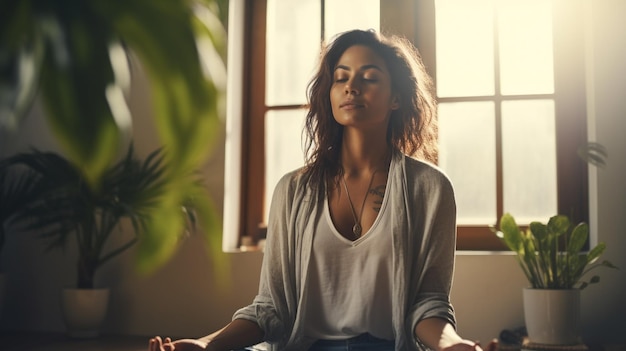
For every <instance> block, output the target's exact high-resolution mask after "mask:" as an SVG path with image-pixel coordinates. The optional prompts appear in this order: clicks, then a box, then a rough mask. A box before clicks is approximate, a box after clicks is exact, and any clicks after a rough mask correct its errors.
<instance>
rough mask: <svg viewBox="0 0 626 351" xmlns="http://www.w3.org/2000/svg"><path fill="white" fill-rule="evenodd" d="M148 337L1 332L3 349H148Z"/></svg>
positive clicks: (52, 350) (128, 350) (10, 350)
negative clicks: (82, 336) (74, 336)
mask: <svg viewBox="0 0 626 351" xmlns="http://www.w3.org/2000/svg"><path fill="white" fill-rule="evenodd" d="M148 339H149V338H148V337H141V336H116V335H103V336H99V337H97V338H92V339H73V338H69V337H68V336H66V335H65V334H62V333H0V349H1V350H2V351H112V350H115V351H146V350H147V349H148Z"/></svg>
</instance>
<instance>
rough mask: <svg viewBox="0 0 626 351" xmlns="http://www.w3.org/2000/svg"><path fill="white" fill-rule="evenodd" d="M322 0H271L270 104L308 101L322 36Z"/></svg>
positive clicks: (290, 103)
mask: <svg viewBox="0 0 626 351" xmlns="http://www.w3.org/2000/svg"><path fill="white" fill-rule="evenodd" d="M321 11H322V10H321V6H320V1H319V0H298V1H293V0H268V1H267V44H266V45H267V47H266V60H267V61H266V95H265V102H266V104H267V105H268V106H275V105H298V104H304V103H305V102H306V85H307V84H308V82H309V80H310V79H311V77H312V76H313V73H314V70H315V64H316V58H317V57H318V56H319V49H320V37H321V33H320V32H321V18H320V17H321V13H322V12H321Z"/></svg>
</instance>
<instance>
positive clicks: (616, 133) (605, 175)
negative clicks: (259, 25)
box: [0, 0, 626, 342]
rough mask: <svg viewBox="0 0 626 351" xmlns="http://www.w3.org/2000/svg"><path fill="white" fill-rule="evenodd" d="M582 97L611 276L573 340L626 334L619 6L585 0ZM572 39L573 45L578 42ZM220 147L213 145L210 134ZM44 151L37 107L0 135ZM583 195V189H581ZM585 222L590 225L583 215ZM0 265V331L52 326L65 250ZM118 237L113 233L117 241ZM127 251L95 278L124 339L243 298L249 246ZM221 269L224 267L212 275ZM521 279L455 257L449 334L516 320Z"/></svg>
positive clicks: (175, 328)
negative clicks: (164, 256)
mask: <svg viewBox="0 0 626 351" xmlns="http://www.w3.org/2000/svg"><path fill="white" fill-rule="evenodd" d="M587 1H588V3H589V4H590V5H589V10H590V11H589V13H588V15H589V19H590V20H593V22H590V24H589V26H588V29H589V30H590V31H589V33H590V36H589V38H587V39H589V42H588V43H587V45H588V47H587V52H588V56H589V57H588V58H589V59H590V60H591V61H592V62H591V63H590V66H589V67H588V71H589V72H588V77H589V79H588V85H589V92H588V99H589V100H590V102H591V103H590V111H589V115H590V119H591V122H592V123H593V126H595V133H596V140H598V141H600V142H602V143H603V144H604V145H605V146H606V147H607V148H608V149H609V152H610V156H609V163H608V166H607V168H606V169H604V170H599V171H598V172H597V180H595V181H594V182H593V184H591V188H592V191H596V192H597V193H595V195H597V220H596V223H592V226H593V227H594V228H597V233H594V234H596V235H597V239H598V240H600V241H605V242H606V243H607V244H608V250H607V253H606V255H605V256H606V258H607V259H610V260H611V261H613V263H615V264H617V265H618V266H620V267H622V269H621V270H620V271H606V270H605V271H603V272H599V273H600V274H601V276H602V282H601V283H600V284H598V285H595V286H591V287H589V288H588V289H586V290H584V291H583V297H582V298H583V319H584V337H585V339H586V340H588V341H592V342H596V341H605V342H618V341H621V342H625V341H626V333H625V332H626V302H624V296H626V294H625V293H626V255H623V254H622V251H623V250H624V249H626V233H625V232H624V228H625V227H626V182H625V181H626V157H625V154H624V151H626V137H625V135H624V134H625V132H626V93H625V92H626V81H625V79H626V37H625V35H626V21H624V20H623V17H624V16H625V14H626V1H623V0H599V1H598V0H594V1H593V2H592V1H591V0H587ZM583 39H584V38H581V45H585V40H583ZM144 89H145V82H144V83H142V84H139V86H136V87H135V89H134V91H133V101H132V106H131V108H132V109H133V112H135V113H136V114H137V115H138V116H141V117H143V118H140V119H139V120H138V121H136V123H137V124H136V126H135V140H136V142H137V143H138V151H139V152H140V153H143V154H147V153H148V152H149V151H151V150H152V149H153V148H154V147H156V145H157V142H156V141H155V138H154V128H153V127H152V126H151V124H150V122H149V119H147V118H146V116H149V111H148V110H146V101H147V99H148V97H147V96H146V95H145V93H144V91H145V90H144ZM219 142H220V143H223V140H220V141H219ZM31 144H33V145H37V146H39V147H41V148H55V143H54V141H53V139H52V138H51V137H50V136H49V133H47V132H46V127H45V123H43V122H42V120H41V113H40V111H39V110H38V109H37V108H36V109H35V112H34V113H33V114H32V116H30V118H29V120H27V121H26V123H25V124H24V125H23V128H22V130H20V132H19V134H16V135H8V134H6V132H0V156H4V155H7V154H9V153H12V152H14V151H16V150H24V149H25V148H26V147H28V145H31ZM222 151H223V149H221V148H220V149H218V150H217V151H216V154H215V155H214V156H213V157H212V158H211V159H210V160H208V162H207V166H206V167H205V170H204V171H205V174H206V176H207V180H208V182H209V184H210V187H211V189H212V193H213V195H214V196H215V198H216V199H217V201H218V202H220V201H221V198H222V197H223V175H222V174H223V164H224V159H223V156H222ZM592 198H594V196H592ZM592 220H594V219H593V218H592ZM8 239H9V240H8V242H7V245H6V246H5V248H4V250H3V252H2V254H1V255H0V267H3V269H4V270H5V272H6V273H7V281H8V285H7V287H6V296H5V303H4V307H3V311H2V316H1V318H0V329H1V330H44V331H61V330H63V324H62V320H61V316H60V308H59V303H58V301H59V289H60V288H61V287H63V286H68V285H71V284H72V283H73V281H74V276H75V275H74V269H73V261H74V259H75V257H74V256H75V255H74V250H73V249H72V248H68V250H67V251H66V252H65V253H63V252H59V251H57V252H52V253H49V254H45V255H44V254H42V253H41V252H42V246H43V245H42V242H40V241H38V240H35V239H34V238H33V237H32V236H30V235H20V236H15V235H14V236H11V237H9V238H8ZM122 239H123V234H120V235H119V236H118V237H117V238H116V240H118V241H119V240H122ZM132 258H133V256H132V252H128V253H126V254H124V255H122V257H120V258H119V259H118V260H115V261H114V262H112V263H110V264H109V265H108V266H105V267H104V268H103V270H102V271H101V272H100V274H99V276H98V281H99V284H100V285H103V286H109V287H111V288H112V308H111V311H110V314H109V316H108V320H107V324H106V330H107V331H108V332H110V333H117V334H131V335H153V334H161V335H172V336H188V337H193V336H199V335H203V334H205V333H208V332H211V331H212V330H214V329H217V328H219V327H221V326H222V325H223V324H224V323H226V322H227V321H229V320H230V317H231V315H232V313H233V312H234V311H235V309H237V308H238V307H240V306H242V305H244V304H247V303H249V302H250V301H251V299H252V297H253V296H254V294H255V292H256V289H257V284H258V274H259V267H260V263H261V255H260V254H259V253H245V254H223V253H220V254H217V255H209V254H207V251H206V250H205V248H204V242H203V241H202V239H201V237H200V236H199V235H195V236H192V237H190V238H188V239H187V240H185V241H184V242H183V243H182V245H181V247H180V249H179V250H178V252H177V254H176V256H175V257H174V259H172V261H171V262H169V263H168V264H167V265H166V266H165V267H163V268H162V269H160V270H159V271H157V272H156V273H155V274H153V275H150V276H139V275H137V274H136V273H135V271H134V269H133V263H132ZM214 259H215V260H220V262H222V263H226V264H227V265H229V266H230V276H231V280H230V281H225V280H223V279H220V278H219V277H218V276H216V274H215V272H214V270H213V267H215V264H214V261H213V260H214ZM222 273H223V272H222ZM525 285H526V282H525V280H524V277H523V276H522V273H521V271H520V269H519V268H518V266H517V263H516V262H515V260H514V257H513V256H511V255H510V254H497V255H490V254H487V253H464V252H461V253H459V255H458V256H457V267H456V272H455V282H454V286H453V290H452V301H453V303H454V305H455V308H456V311H457V318H458V320H459V330H460V332H461V333H462V334H463V335H464V336H465V337H467V338H470V339H477V340H481V341H483V342H485V341H488V340H490V339H492V338H494V337H497V335H498V333H499V332H500V330H501V329H503V328H515V327H518V326H520V325H522V324H523V314H522V300H521V288H522V287H524V286H525Z"/></svg>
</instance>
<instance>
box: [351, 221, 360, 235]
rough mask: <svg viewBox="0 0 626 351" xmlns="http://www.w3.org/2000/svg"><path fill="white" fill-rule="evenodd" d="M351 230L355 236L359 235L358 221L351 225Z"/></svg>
mask: <svg viewBox="0 0 626 351" xmlns="http://www.w3.org/2000/svg"><path fill="white" fill-rule="evenodd" d="M352 232H353V233H354V235H356V236H357V237H361V224H359V223H357V224H355V225H354V227H352Z"/></svg>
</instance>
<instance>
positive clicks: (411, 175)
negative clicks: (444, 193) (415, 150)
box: [402, 156, 452, 190]
mask: <svg viewBox="0 0 626 351" xmlns="http://www.w3.org/2000/svg"><path fill="white" fill-rule="evenodd" d="M402 162H403V166H404V170H405V175H406V181H407V183H409V184H410V183H417V184H420V185H421V186H422V187H424V186H427V187H435V188H446V189H448V188H449V189H450V190H452V182H451V181H450V178H449V177H448V176H447V175H446V174H445V173H444V171H443V170H442V169H441V168H439V167H437V166H436V165H434V164H432V163H429V162H425V161H422V160H417V159H414V158H412V157H409V156H403V157H402Z"/></svg>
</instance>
